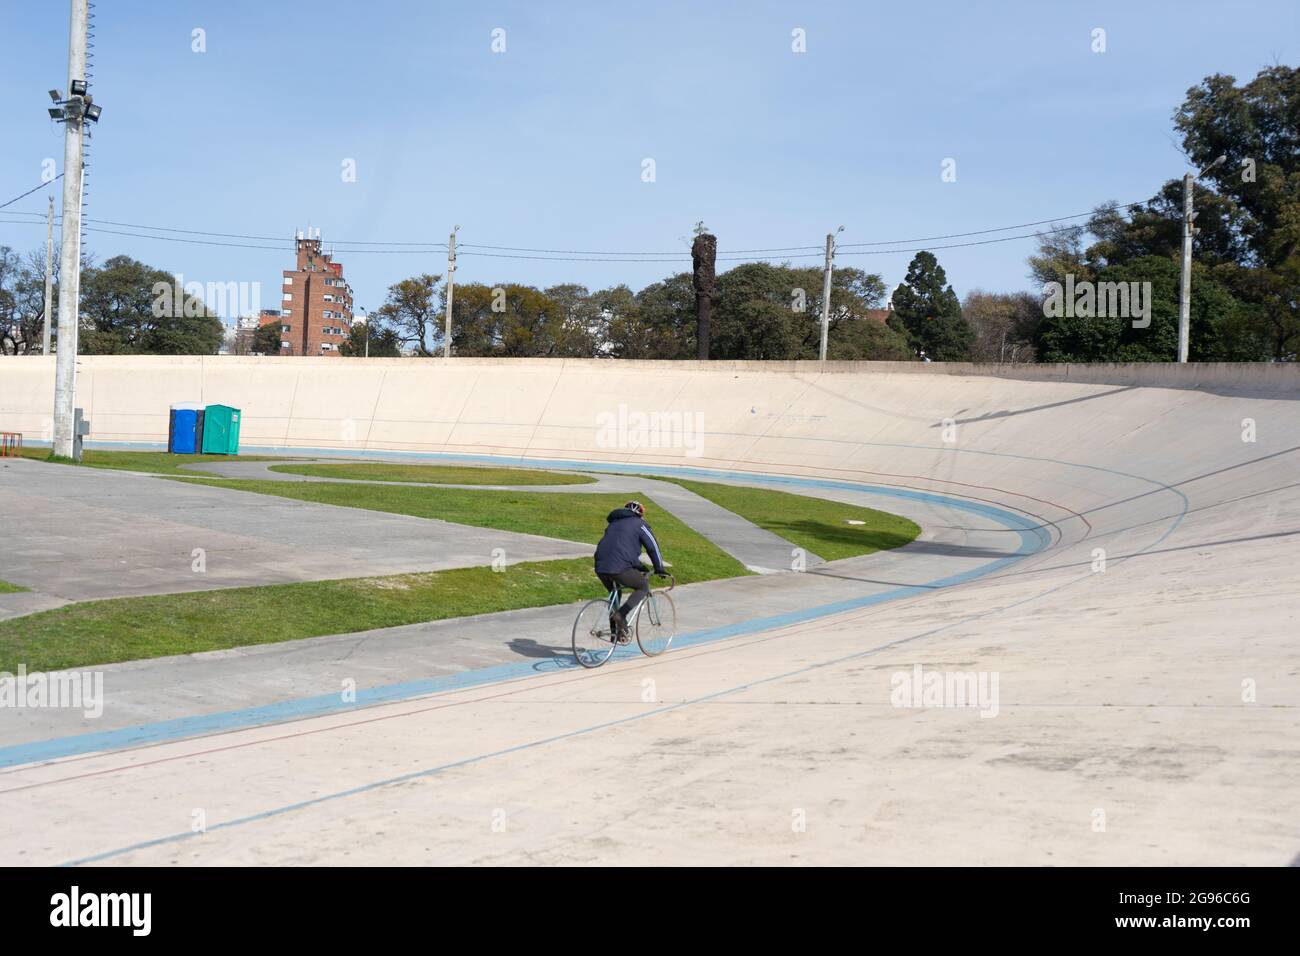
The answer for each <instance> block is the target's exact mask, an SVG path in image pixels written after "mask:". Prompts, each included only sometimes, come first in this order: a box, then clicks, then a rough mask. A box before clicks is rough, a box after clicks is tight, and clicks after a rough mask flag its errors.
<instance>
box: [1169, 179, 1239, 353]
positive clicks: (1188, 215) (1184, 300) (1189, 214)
mask: <svg viewBox="0 0 1300 956" xmlns="http://www.w3.org/2000/svg"><path fill="white" fill-rule="evenodd" d="M1227 161H1228V156H1227V154H1226V153H1225V154H1224V155H1222V156H1220V157H1219V158H1218V159H1216V160H1215V161H1214V162H1212V163H1210V165H1208V166H1206V167H1205V168H1204V169H1202V170H1201V171H1200V172H1199V173H1197V174H1196V175H1195V176H1193V175H1192V174H1191V173H1187V174H1186V175H1184V176H1183V275H1182V284H1181V287H1180V288H1179V292H1178V361H1179V362H1186V361H1187V352H1188V348H1189V345H1190V339H1191V327H1192V319H1191V316H1192V237H1193V236H1195V235H1196V227H1195V226H1194V225H1193V224H1192V223H1193V221H1194V220H1195V219H1196V213H1194V212H1193V211H1192V193H1193V192H1194V187H1195V185H1196V180H1198V179H1200V178H1201V177H1202V176H1204V175H1205V174H1206V173H1208V172H1209V171H1210V170H1211V169H1213V168H1214V167H1216V166H1222V165H1223V164H1224V163H1225V162H1227Z"/></svg>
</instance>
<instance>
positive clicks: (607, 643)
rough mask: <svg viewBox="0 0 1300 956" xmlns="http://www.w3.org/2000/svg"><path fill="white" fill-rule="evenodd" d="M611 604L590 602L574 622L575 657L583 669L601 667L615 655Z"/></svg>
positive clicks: (583, 607) (584, 606)
mask: <svg viewBox="0 0 1300 956" xmlns="http://www.w3.org/2000/svg"><path fill="white" fill-rule="evenodd" d="M614 647H615V645H614V635H613V634H612V633H610V629H609V602H608V601H589V602H587V603H586V604H584V605H583V606H582V610H581V611H579V612H578V616H577V617H576V618H575V619H574V621H573V657H574V659H575V660H577V662H578V663H579V664H581V665H582V666H583V667H599V666H600V665H601V664H603V663H605V661H607V660H609V659H610V657H611V656H612V655H613V653H614Z"/></svg>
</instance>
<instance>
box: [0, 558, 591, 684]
mask: <svg viewBox="0 0 1300 956" xmlns="http://www.w3.org/2000/svg"><path fill="white" fill-rule="evenodd" d="M601 596H602V590H601V587H600V582H598V581H597V580H596V578H595V577H594V575H593V574H592V570H591V559H589V558H575V559H568V560H564V561H534V562H526V563H523V564H516V565H510V566H508V567H507V568H506V569H505V570H504V571H501V572H495V571H493V570H492V569H491V568H489V567H480V568H458V569H454V570H449V571H431V572H426V573H422V574H397V575H387V576H384V577H373V578H351V579H346V580H337V581H312V582H306V583H300V584H271V585H265V586H262V587H245V588H227V589H222V590H217V591H191V592H187V593H185V594H164V595H158V596H152V597H129V598H115V599H112V600H107V601H87V602H85V603H81V604H71V605H67V606H65V607H61V608H55V609H54V610H50V611H42V612H40V613H38V614H31V615H28V616H26V617H20V618H14V619H11V620H8V621H0V670H4V671H9V672H10V673H13V672H15V670H16V669H17V667H18V665H19V664H20V663H21V664H26V665H27V669H28V670H29V671H35V670H55V669H60V668H69V667H91V666H95V665H99V664H110V663H114V662H117V661H129V660H140V659H142V658H149V657H162V656H165V655H170V654H193V653H197V652H199V651H213V650H222V649H226V648H233V647H245V646H248V645H250V644H273V643H277V642H280V641H289V640H294V639H297V638H303V637H317V636H320V635H325V634H347V633H353V632H356V631H364V630H369V629H371V628H379V627H396V626H398V625H402V624H415V623H418V622H420V621H438V620H443V619H446V618H453V617H464V616H466V615H470V614H486V613H490V612H493V611H508V610H514V609H516V608H527V607H543V606H546V605H554V604H567V603H569V602H571V601H578V600H581V599H583V598H595V597H601Z"/></svg>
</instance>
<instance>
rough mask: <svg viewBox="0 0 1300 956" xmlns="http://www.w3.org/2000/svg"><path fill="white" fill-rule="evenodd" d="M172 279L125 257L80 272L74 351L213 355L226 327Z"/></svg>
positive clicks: (195, 297)
mask: <svg viewBox="0 0 1300 956" xmlns="http://www.w3.org/2000/svg"><path fill="white" fill-rule="evenodd" d="M174 285H175V277H173V276H172V275H171V274H170V273H168V272H164V271H163V270H161V269H155V268H154V267H152V266H148V265H145V264H144V263H143V262H140V261H138V260H136V259H132V258H131V257H130V256H113V257H112V258H111V259H108V260H106V261H105V262H104V264H103V266H101V267H99V268H90V269H84V268H83V269H82V275H81V296H80V298H81V331H80V333H79V338H78V351H80V352H82V353H83V354H87V355H94V354H141V353H143V354H152V355H159V354H162V355H213V354H215V353H216V352H217V350H218V349H219V348H220V347H221V342H222V340H223V339H224V337H225V326H224V325H222V322H221V319H220V318H218V317H217V316H216V315H214V314H213V313H212V312H210V311H209V310H208V309H207V307H206V306H205V305H204V304H203V301H202V299H200V298H199V297H198V296H194V295H190V294H189V293H186V292H184V291H183V290H182V292H181V294H180V296H179V297H177V296H175V294H174V292H173V289H174Z"/></svg>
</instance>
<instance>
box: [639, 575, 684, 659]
mask: <svg viewBox="0 0 1300 956" xmlns="http://www.w3.org/2000/svg"><path fill="white" fill-rule="evenodd" d="M676 636H677V605H675V604H673V599H672V598H671V597H669V596H668V593H667V592H666V591H651V592H650V596H649V597H648V598H646V599H645V601H644V602H643V603H642V607H641V613H640V614H638V615H637V618H636V642H637V644H638V645H639V646H640V648H641V653H642V654H644V655H645V656H646V657H655V656H656V655H659V654H662V653H663V652H664V651H666V650H668V645H669V644H671V643H672V642H673V638H674V637H676Z"/></svg>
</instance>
